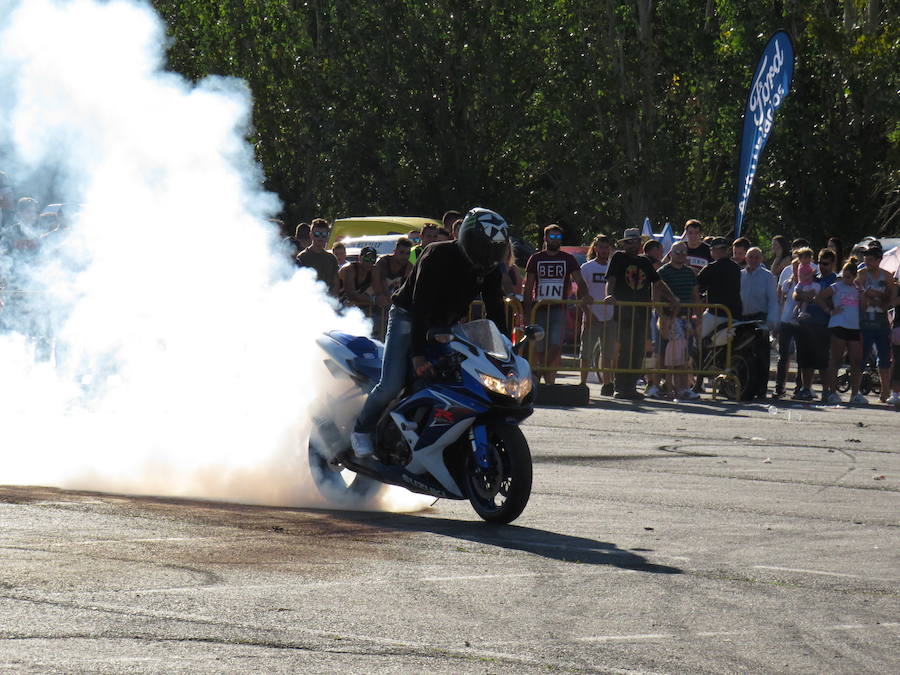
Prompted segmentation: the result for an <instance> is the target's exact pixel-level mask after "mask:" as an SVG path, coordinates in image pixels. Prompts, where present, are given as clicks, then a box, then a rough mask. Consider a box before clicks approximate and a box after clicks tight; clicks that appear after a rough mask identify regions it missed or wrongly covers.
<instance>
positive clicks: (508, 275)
mask: <svg viewBox="0 0 900 675" xmlns="http://www.w3.org/2000/svg"><path fill="white" fill-rule="evenodd" d="M500 269H501V271H502V272H503V295H504V296H505V297H507V298H514V299H516V300H518V301H519V302H522V297H523V296H522V291H523V289H524V287H525V278H524V277H523V276H522V272H521V270H520V269H519V268H518V266H517V265H516V257H515V255H514V254H513V247H512V242H510V244H509V250H508V251H507V253H506V258H505V259H504V260H503V262H502V263H500Z"/></svg>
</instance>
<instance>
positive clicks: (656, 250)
mask: <svg viewBox="0 0 900 675" xmlns="http://www.w3.org/2000/svg"><path fill="white" fill-rule="evenodd" d="M643 253H644V255H645V256H647V257H648V258H649V259H650V262H651V263H653V269H655V270H658V269H659V268H660V267H662V264H663V247H662V244H660V243H659V242H658V241H657V240H656V239H648V240H647V241H645V242H644V249H643Z"/></svg>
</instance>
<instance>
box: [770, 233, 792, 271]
mask: <svg viewBox="0 0 900 675" xmlns="http://www.w3.org/2000/svg"><path fill="white" fill-rule="evenodd" d="M790 264H791V246H790V244H789V243H788V240H787V238H786V237H785V236H784V235H781V234H776V235H775V236H774V237H772V265H771V267H770V268H769V271H771V272H772V276H773V277H775V280H776V283H777V281H778V277H780V276H781V272H782V271H783V270H784V268H785V267H787V266H788V265H790Z"/></svg>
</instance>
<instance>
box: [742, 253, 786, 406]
mask: <svg viewBox="0 0 900 675" xmlns="http://www.w3.org/2000/svg"><path fill="white" fill-rule="evenodd" d="M744 258H745V262H746V267H744V269H743V270H741V309H742V310H743V312H744V319H745V320H749V321H765V322H766V327H767V328H768V329H769V333H774V332H775V331H776V330H777V329H778V323H779V316H778V293H777V291H776V289H775V277H774V276H772V273H771V272H770V271H769V270H767V269H766V268H765V267H763V265H762V261H763V253H762V250H760V249H759V248H758V247H756V246H751V247H750V248H748V249H747V253H746V255H745V256H744ZM755 353H756V356H757V366H758V367H759V369H760V370H759V372H761V373H765V377H763V378H760V382H759V388H758V389H757V391H755V392H753V397H754V398H761V397H764V396H765V395H766V389H767V388H768V386H769V362H770V358H769V334H768V333H761V334H760V335H759V336H758V342H757V344H756V349H755Z"/></svg>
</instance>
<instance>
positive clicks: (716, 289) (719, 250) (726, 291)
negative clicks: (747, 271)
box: [697, 237, 743, 321]
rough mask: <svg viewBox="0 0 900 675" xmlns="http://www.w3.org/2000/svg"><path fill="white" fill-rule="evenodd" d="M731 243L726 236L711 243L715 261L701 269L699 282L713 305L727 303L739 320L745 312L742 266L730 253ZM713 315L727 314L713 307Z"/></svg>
mask: <svg viewBox="0 0 900 675" xmlns="http://www.w3.org/2000/svg"><path fill="white" fill-rule="evenodd" d="M730 248H731V244H730V243H729V241H728V240H727V239H725V237H715V238H714V239H713V240H712V242H711V244H710V247H709V249H710V251H711V252H712V257H713V261H712V262H711V263H709V264H708V265H707V266H706V267H704V268H703V269H702V270H700V273H699V274H698V275H697V282H698V283H699V284H700V291H701V292H705V293H706V301H707V302H708V303H709V304H711V305H725V306H726V307H727V308H728V309H729V311H730V312H731V317H732V318H733V319H734V320H735V321H737V320H738V319H740V318H741V316H742V314H743V305H742V304H741V268H740V266H738V264H737V263H736V262H734V260H732V259H731V258H730V257H729V255H728V252H729V249H730ZM709 313H710V314H712V315H713V316H726V314H725V311H724V310H722V309H716V308H714V309H711V310H709Z"/></svg>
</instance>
